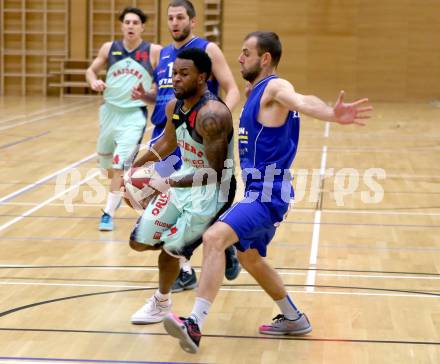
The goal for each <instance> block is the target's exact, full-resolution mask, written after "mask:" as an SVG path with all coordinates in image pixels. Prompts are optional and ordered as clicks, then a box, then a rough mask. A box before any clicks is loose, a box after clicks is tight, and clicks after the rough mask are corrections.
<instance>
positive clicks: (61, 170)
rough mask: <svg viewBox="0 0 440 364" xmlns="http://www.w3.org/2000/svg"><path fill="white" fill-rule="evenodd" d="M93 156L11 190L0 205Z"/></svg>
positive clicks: (95, 155) (92, 155) (0, 201)
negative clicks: (16, 189) (13, 190)
mask: <svg viewBox="0 0 440 364" xmlns="http://www.w3.org/2000/svg"><path fill="white" fill-rule="evenodd" d="M152 127H153V126H149V127H148V128H146V129H145V132H147V131H148V130H150V129H152ZM143 149H146V146H143V147H142V148H140V149H139V150H143ZM95 157H97V153H93V154H90V155H89V156H87V157H85V158H83V159H81V160H79V161H78V162H75V163H72V164H70V165H69V166H67V167H65V168H63V169H60V170H59V171H56V172H54V173H52V174H51V175H49V176H46V177H43V178H42V179H40V180H38V181H37V182H34V183H31V184H30V185H27V186H25V187H23V188H21V189H19V190H18V191H15V192H12V193H10V194H9V195H6V196H4V197H2V198H0V205H1V204H2V203H3V202H4V201H7V200H10V199H11V198H14V197H15V196H17V195H20V194H22V193H24V192H26V191H28V190H30V189H32V188H34V187H35V186H37V185H40V184H43V183H45V182H47V181H49V180H50V179H52V178H54V177H56V176H58V175H60V174H62V173H64V172H67V171H69V170H70V169H72V168H75V167H76V166H77V165H79V164H82V163H84V162H87V161H89V160H90V159H93V158H95Z"/></svg>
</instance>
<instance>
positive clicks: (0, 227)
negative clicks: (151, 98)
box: [0, 125, 153, 231]
mask: <svg viewBox="0 0 440 364" xmlns="http://www.w3.org/2000/svg"><path fill="white" fill-rule="evenodd" d="M152 127H153V125H151V126H150V127H148V128H146V129H145V131H144V135H145V133H146V132H147V131H148V130H149V129H151V128H152ZM147 145H148V144H146V145H143V146H142V145H141V147H140V148H139V151H140V150H144V149H146V148H147ZM96 155H97V153H93V154H91V155H90V156H88V157H86V158H83V159H82V160H80V161H79V162H76V163H74V164H80V163H82V162H83V161H85V160H88V159H91V158H93V157H94V156H96ZM71 166H72V165H70V166H68V167H66V168H67V169H70V168H72V167H71ZM66 168H63V169H62V170H61V171H64V170H66ZM61 171H58V172H55V173H53V174H52V175H51V176H52V177H51V176H47V177H44V178H42V179H41V180H39V181H38V182H40V181H43V180H45V181H47V179H48V177H51V178H53V177H54V176H55V175H57V174H60V173H62V172H61ZM98 175H100V172H95V173H92V174H91V175H90V176H89V177H86V178H83V179H82V180H81V181H79V182H78V183H76V184H75V185H73V186H70V187H69V188H68V189H65V190H64V191H61V192H60V193H58V194H56V195H55V196H52V197H51V198H49V199H47V200H45V201H43V202H42V203H40V204H38V205H37V206H35V207H33V208H31V209H29V210H27V211H26V212H25V213H23V214H21V215H20V216H18V217H16V218H15V219H13V220H11V221H9V222H7V223H5V224H3V225H1V226H0V231H2V230H4V229H6V228H8V227H9V226H11V225H13V224H15V223H16V222H18V221H20V220H22V219H23V218H25V217H28V216H29V215H30V214H32V213H33V212H35V211H37V210H39V209H41V208H42V207H44V206H46V205H48V204H49V203H51V202H52V201H54V200H56V199H57V198H59V197H60V196H62V195H64V194H65V193H67V192H70V191H71V190H72V189H75V188H77V187H79V186H81V185H82V184H83V183H85V182H87V181H89V180H91V179H93V178H95V177H97V176H98ZM38 182H37V183H36V184H31V185H28V186H26V187H24V188H22V189H20V190H18V191H16V192H13V193H11V194H9V195H7V196H5V197H3V198H1V199H0V204H1V203H2V202H3V201H7V200H8V199H10V198H12V197H15V196H17V194H22V193H24V192H26V191H27V190H29V189H33V188H35V187H36V186H34V185H38ZM42 184H44V181H43V182H41V183H40V185H42Z"/></svg>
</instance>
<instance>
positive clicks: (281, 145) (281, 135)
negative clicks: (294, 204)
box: [238, 76, 300, 195]
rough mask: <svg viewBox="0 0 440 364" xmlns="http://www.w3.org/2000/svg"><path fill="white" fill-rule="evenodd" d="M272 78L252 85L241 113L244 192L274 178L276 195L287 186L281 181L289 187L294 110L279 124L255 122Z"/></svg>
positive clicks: (295, 120) (295, 144) (294, 144)
mask: <svg viewBox="0 0 440 364" xmlns="http://www.w3.org/2000/svg"><path fill="white" fill-rule="evenodd" d="M275 78H277V77H276V76H269V77H267V78H265V79H263V80H261V81H260V82H258V83H257V84H256V85H255V86H254V87H253V89H252V91H251V93H250V95H249V97H248V99H247V101H246V103H245V105H244V107H243V111H242V113H241V116H240V127H239V136H238V146H239V154H240V165H241V169H242V170H244V172H245V173H244V175H243V177H244V179H245V180H244V182H245V186H246V191H249V190H253V189H257V190H261V189H262V188H263V187H264V186H265V183H264V182H267V183H268V184H270V185H272V181H273V182H274V183H273V192H275V193H276V194H277V195H278V193H277V192H276V191H279V192H280V193H281V189H282V188H283V187H287V186H282V185H283V183H282V182H283V181H284V182H287V181H288V182H289V183H288V185H289V190H290V189H291V187H290V180H291V175H290V172H289V168H290V166H291V164H292V162H293V159H294V158H295V154H296V150H297V147H298V138H299V126H300V120H299V116H298V113H297V112H293V111H290V112H289V113H288V114H287V117H286V121H285V123H284V124H283V125H282V126H280V127H265V126H263V125H262V124H261V123H260V122H259V121H258V115H259V112H260V102H261V98H262V96H263V93H264V90H265V89H266V86H267V85H268V83H269V81H270V80H273V79H275ZM269 174H270V175H272V177H273V178H272V177H271V176H269ZM245 175H246V176H245ZM245 177H246V178H245ZM265 177H266V180H265ZM286 185H287V184H286Z"/></svg>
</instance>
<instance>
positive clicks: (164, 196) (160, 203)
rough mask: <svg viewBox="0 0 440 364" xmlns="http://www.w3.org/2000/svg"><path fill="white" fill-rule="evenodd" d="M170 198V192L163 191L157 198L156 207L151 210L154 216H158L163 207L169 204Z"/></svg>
mask: <svg viewBox="0 0 440 364" xmlns="http://www.w3.org/2000/svg"><path fill="white" fill-rule="evenodd" d="M169 198H170V197H169V195H168V193H161V194H160V195H159V197H158V198H157V200H156V202H155V203H154V208H153V210H152V211H151V213H152V214H153V216H157V215H159V214H160V212H161V211H162V209H163V208H164V207H165V206H166V205H167V204H168V200H169Z"/></svg>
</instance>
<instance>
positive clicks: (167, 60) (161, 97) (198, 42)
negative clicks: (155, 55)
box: [151, 37, 218, 137]
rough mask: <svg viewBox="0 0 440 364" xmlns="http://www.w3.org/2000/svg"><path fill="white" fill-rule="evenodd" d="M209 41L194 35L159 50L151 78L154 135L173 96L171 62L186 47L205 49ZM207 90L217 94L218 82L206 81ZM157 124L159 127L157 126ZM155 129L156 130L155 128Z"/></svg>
mask: <svg viewBox="0 0 440 364" xmlns="http://www.w3.org/2000/svg"><path fill="white" fill-rule="evenodd" d="M208 44H209V41H207V40H206V39H202V38H198V37H194V38H192V39H191V40H190V41H189V42H188V43H186V44H184V45H183V46H182V47H180V48H176V47H174V46H173V45H172V44H170V45H168V46H166V47H165V48H163V49H162V50H161V52H160V58H159V63H158V65H157V67H156V68H155V69H154V73H153V80H154V82H155V83H156V84H157V97H156V105H155V107H154V110H153V114H152V115H151V121H152V123H153V124H154V125H156V128H155V134H156V135H154V136H157V133H158V131H159V130H160V131H161V129H162V130H163V128H164V127H165V123H166V121H167V116H166V113H165V107H166V105H167V103H168V101H170V100H171V99H172V98H174V90H173V64H174V61H175V60H176V58H177V56H178V55H179V53H180V52H181V51H182V50H184V49H188V48H200V49H203V50H206V47H207V46H208ZM208 88H209V90H210V91H211V92H212V93H213V94H215V95H217V94H218V82H217V80H209V81H208ZM157 126H159V128H158V127H157ZM156 129H157V130H156ZM154 136H153V137H154Z"/></svg>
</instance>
